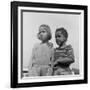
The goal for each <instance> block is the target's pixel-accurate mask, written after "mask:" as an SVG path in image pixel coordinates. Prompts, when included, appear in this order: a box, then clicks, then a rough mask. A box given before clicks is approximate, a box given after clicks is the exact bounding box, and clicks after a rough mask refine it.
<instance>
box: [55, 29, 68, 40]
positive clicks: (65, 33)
mask: <svg viewBox="0 0 90 90" xmlns="http://www.w3.org/2000/svg"><path fill="white" fill-rule="evenodd" d="M58 31H60V32H61V33H62V34H63V35H64V37H65V38H66V39H67V38H68V32H67V30H66V29H65V28H63V27H61V28H57V29H56V32H58ZM56 32H55V33H56Z"/></svg>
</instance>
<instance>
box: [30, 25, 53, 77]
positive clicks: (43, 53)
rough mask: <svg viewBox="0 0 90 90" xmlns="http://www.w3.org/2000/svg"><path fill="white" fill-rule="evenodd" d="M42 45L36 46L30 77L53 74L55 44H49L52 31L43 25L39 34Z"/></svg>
mask: <svg viewBox="0 0 90 90" xmlns="http://www.w3.org/2000/svg"><path fill="white" fill-rule="evenodd" d="M37 36H38V39H39V40H40V41H41V43H38V44H35V46H34V48H33V50H32V57H31V62H30V65H29V75H30V76H47V75H51V74H52V69H51V66H52V61H53V44H52V43H51V42H49V40H50V39H51V38H52V35H51V29H50V27H49V26H48V25H46V24H42V25H41V26H40V27H39V32H38V34H37Z"/></svg>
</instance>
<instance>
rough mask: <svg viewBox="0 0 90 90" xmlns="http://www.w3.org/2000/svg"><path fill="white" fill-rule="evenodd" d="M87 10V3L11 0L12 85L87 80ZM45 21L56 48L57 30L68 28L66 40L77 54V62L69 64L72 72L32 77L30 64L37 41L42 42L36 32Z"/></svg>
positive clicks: (43, 84)
mask: <svg viewBox="0 0 90 90" xmlns="http://www.w3.org/2000/svg"><path fill="white" fill-rule="evenodd" d="M87 12H88V10H87V6H84V5H68V4H56V3H55V4H52V3H37V2H36V3H35V2H19V1H13V2H11V87H12V88H18V87H36V86H53V85H68V84H83V83H87V81H88V75H87V73H88V72H87V62H88V61H87V25H88V23H87ZM42 24H47V25H49V26H50V29H51V31H52V39H51V42H52V43H53V45H54V48H55V47H57V44H56V42H55V38H56V37H55V35H54V34H55V30H56V29H57V28H59V27H64V28H65V29H66V30H67V31H68V34H69V38H68V41H67V42H68V43H71V44H72V46H73V49H74V53H75V57H74V58H75V62H74V64H72V65H71V67H70V68H71V71H72V75H56V76H54V75H51V76H40V75H37V76H35V77H34V76H32V77H30V76H29V74H28V72H29V71H28V63H30V64H31V62H30V57H31V52H32V48H33V46H34V44H35V43H36V42H39V41H38V39H37V33H38V30H39V28H40V25H42ZM35 52H36V51H35ZM43 52H45V51H43ZM38 67H41V66H38ZM77 67H78V68H77ZM41 68H42V67H41ZM39 69H40V68H39ZM39 69H38V70H39ZM65 70H66V69H65ZM33 71H34V70H33Z"/></svg>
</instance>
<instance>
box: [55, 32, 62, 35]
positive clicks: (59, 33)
mask: <svg viewBox="0 0 90 90" xmlns="http://www.w3.org/2000/svg"><path fill="white" fill-rule="evenodd" d="M61 34H62V32H61V31H56V33H55V35H61ZM62 35H63V34H62Z"/></svg>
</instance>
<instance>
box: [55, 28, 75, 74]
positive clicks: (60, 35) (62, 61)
mask: <svg viewBox="0 0 90 90" xmlns="http://www.w3.org/2000/svg"><path fill="white" fill-rule="evenodd" d="M55 39H56V43H57V45H58V47H57V48H55V50H54V75H70V74H72V71H71V70H70V65H71V63H73V62H74V54H73V48H72V46H71V45H66V41H67V39H68V33H67V31H66V30H65V29H64V28H58V29H57V30H56V32H55Z"/></svg>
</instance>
